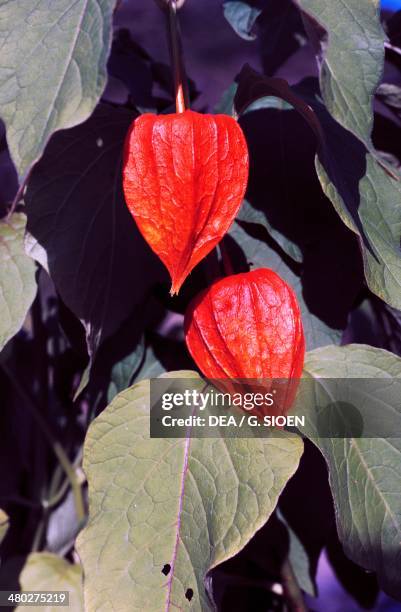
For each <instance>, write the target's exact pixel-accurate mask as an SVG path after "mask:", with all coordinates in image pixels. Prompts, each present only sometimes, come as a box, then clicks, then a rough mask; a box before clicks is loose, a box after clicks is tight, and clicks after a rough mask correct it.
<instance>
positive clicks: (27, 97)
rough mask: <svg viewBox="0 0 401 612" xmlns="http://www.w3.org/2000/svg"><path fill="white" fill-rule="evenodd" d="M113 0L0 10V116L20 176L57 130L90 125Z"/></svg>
mask: <svg viewBox="0 0 401 612" xmlns="http://www.w3.org/2000/svg"><path fill="white" fill-rule="evenodd" d="M114 5H115V0H57V2H53V1H52V0H35V1H34V2H26V0H14V1H13V2H1V3H0V23H1V32H0V51H1V52H0V113H1V117H2V119H4V121H5V123H6V127H7V140H8V143H9V147H10V151H11V155H12V158H13V160H14V163H15V165H16V167H17V170H18V174H19V175H20V177H21V178H22V177H24V175H25V174H26V172H27V171H28V169H29V167H30V166H31V165H32V163H33V162H35V161H36V160H37V159H38V158H39V157H40V156H41V154H42V152H43V150H44V147H45V145H46V142H47V141H48V139H49V137H50V136H51V134H52V133H53V132H54V131H55V130H59V129H62V128H68V127H71V126H73V125H76V124H78V123H80V122H81V121H84V120H85V119H87V117H88V116H89V115H90V114H91V113H92V111H93V109H94V107H95V105H96V104H97V102H98V100H99V98H100V96H101V94H102V92H103V89H104V86H105V83H106V61H107V56H108V53H109V47H110V41H111V19H112V11H113V8H114Z"/></svg>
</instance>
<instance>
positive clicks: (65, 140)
mask: <svg viewBox="0 0 401 612" xmlns="http://www.w3.org/2000/svg"><path fill="white" fill-rule="evenodd" d="M133 118H134V116H133V114H132V113H131V112H129V111H127V110H125V109H121V108H115V107H112V106H108V105H106V104H100V105H99V106H98V108H97V109H96V111H95V112H94V114H93V115H92V117H91V118H90V119H89V120H88V121H86V122H85V123H84V124H82V125H80V126H77V127H75V128H73V129H71V130H65V131H63V132H61V133H59V134H55V135H54V137H53V138H52V140H51V142H50V143H49V146H48V147H47V148H46V152H45V155H44V156H43V158H42V159H41V160H40V162H39V163H38V164H37V165H36V166H35V168H34V169H33V172H32V175H31V177H30V180H29V183H28V188H27V193H26V209H27V215H28V231H29V232H30V234H31V237H30V239H29V245H28V246H29V253H30V254H31V255H32V256H33V257H34V258H35V259H37V261H39V263H41V264H42V265H43V266H44V267H45V268H46V269H47V270H48V272H49V274H50V276H51V278H52V280H53V282H54V284H55V286H56V289H57V291H58V292H59V293H60V295H61V297H62V299H63V301H64V302H65V303H66V304H67V306H68V307H69V308H70V310H72V312H73V313H74V314H75V315H76V316H77V317H78V318H79V319H80V320H81V321H82V323H83V324H84V326H85V329H86V332H87V343H88V350H89V354H90V355H91V356H92V355H93V354H94V353H95V352H96V350H97V348H98V346H99V344H100V342H102V341H103V340H104V339H105V338H106V337H108V336H111V335H112V334H113V333H114V332H115V331H116V330H117V329H119V327H120V326H121V324H122V323H123V321H125V320H126V319H127V318H128V317H129V316H131V315H132V313H133V311H134V309H135V308H136V307H138V305H139V304H142V302H143V300H144V299H145V296H146V295H147V292H148V290H149V288H150V286H151V285H152V283H156V282H158V280H159V279H160V277H161V274H162V266H161V264H160V263H159V261H158V259H157V257H156V256H155V255H154V254H153V253H152V251H151V250H150V248H149V247H148V245H147V244H146V243H145V241H144V240H143V238H142V236H141V235H140V233H139V230H138V228H137V226H136V224H135V221H134V220H133V219H132V217H131V215H130V213H129V211H128V209H127V206H126V204H125V201H124V196H123V192H122V179H121V161H122V160H121V158H122V150H123V144H124V139H125V136H126V133H127V130H128V127H129V125H130V124H131V122H132V120H133Z"/></svg>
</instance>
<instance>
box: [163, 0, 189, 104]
mask: <svg viewBox="0 0 401 612" xmlns="http://www.w3.org/2000/svg"><path fill="white" fill-rule="evenodd" d="M167 27H168V33H169V36H168V38H169V47H170V56H171V67H172V70H173V75H174V91H175V107H176V111H177V113H183V112H184V111H185V110H186V109H187V108H189V100H188V91H187V80H186V75H185V67H184V61H183V53H182V45H181V36H180V26H179V23H178V17H177V2H176V0H169V2H168V9H167Z"/></svg>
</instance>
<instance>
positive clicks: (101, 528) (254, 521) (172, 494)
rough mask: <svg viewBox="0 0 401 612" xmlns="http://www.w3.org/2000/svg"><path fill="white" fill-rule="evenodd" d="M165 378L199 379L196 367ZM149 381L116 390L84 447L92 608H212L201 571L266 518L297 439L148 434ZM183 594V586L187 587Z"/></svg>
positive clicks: (83, 554) (84, 540) (296, 452)
mask: <svg viewBox="0 0 401 612" xmlns="http://www.w3.org/2000/svg"><path fill="white" fill-rule="evenodd" d="M166 376H168V377H179V378H186V377H187V378H191V379H196V380H199V386H200V388H201V387H203V385H204V381H202V379H200V378H199V377H198V375H197V374H196V373H195V372H174V373H170V374H168V375H166ZM149 401H150V400H149V381H143V382H140V383H138V384H136V385H134V386H133V387H131V388H130V389H127V390H126V391H124V392H122V393H120V395H118V396H117V397H116V398H115V399H114V400H113V402H112V403H111V404H110V405H109V406H108V408H106V410H105V411H104V412H103V413H102V414H101V415H100V416H99V417H98V418H97V419H96V420H95V421H94V423H93V424H92V425H91V427H90V429H89V431H88V434H87V438H86V442H85V453H84V470H85V472H86V475H87V477H88V483H89V515H90V516H89V523H88V526H87V527H86V528H85V529H84V530H83V532H81V534H80V535H79V538H78V550H79V555H80V558H81V560H82V563H83V567H84V572H85V602H86V606H87V608H88V609H89V610H92V609H93V610H95V609H100V608H102V607H103V608H107V609H111V608H112V607H114V608H115V609H118V610H119V611H120V612H125V611H126V612H133V611H134V610H143V609H146V610H148V611H149V612H153V611H157V610H163V611H167V610H173V609H177V608H180V609H187V607H189V603H188V601H187V599H186V593H187V590H188V589H192V591H193V597H192V599H191V604H190V607H191V609H194V610H209V609H211V608H212V605H211V603H210V601H209V600H208V599H207V595H206V592H205V586H204V580H205V577H206V574H207V572H208V571H209V570H210V569H211V568H212V567H214V566H216V565H217V564H219V563H221V562H222V561H224V560H225V559H228V558H230V557H232V556H233V555H235V554H236V553H237V552H238V551H239V550H241V548H243V546H244V545H245V544H246V543H247V542H248V541H249V540H250V538H251V537H252V535H253V534H254V533H255V532H256V531H257V530H258V529H259V528H260V527H261V526H262V525H263V524H264V523H265V522H266V520H267V519H268V517H269V516H270V514H271V513H272V511H273V509H274V507H275V505H276V503H277V499H278V496H279V495H280V493H281V491H282V489H283V487H284V486H285V483H286V482H287V480H288V479H289V478H290V477H291V475H292V474H293V473H294V471H295V470H296V468H297V466H298V463H299V459H300V456H301V453H302V441H301V440H300V439H299V438H297V437H295V436H289V435H288V434H285V433H284V432H278V433H276V434H275V437H274V438H273V437H272V438H266V439H232V438H231V439H221V438H214V439H196V438H193V439H189V438H188V439H175V440H171V439H150V438H149ZM187 594H188V593H187Z"/></svg>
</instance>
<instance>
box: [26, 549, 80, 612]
mask: <svg viewBox="0 0 401 612" xmlns="http://www.w3.org/2000/svg"><path fill="white" fill-rule="evenodd" d="M19 580H20V584H21V590H23V591H69V609H70V610H74V612H83V610H84V604H83V593H82V570H81V568H80V566H79V565H72V564H71V563H69V562H68V561H66V560H65V559H62V558H61V557H58V556H57V555H53V554H52V553H47V552H41V553H32V554H31V555H29V557H28V559H27V561H26V563H25V565H24V567H23V569H22V572H21V575H20V578H19ZM54 609H55V607H54V606H53V605H48V606H43V605H42V606H31V607H30V610H32V612H52V611H54ZM57 609H58V608H57ZM17 610H18V612H23V610H25V606H18V608H17Z"/></svg>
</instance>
